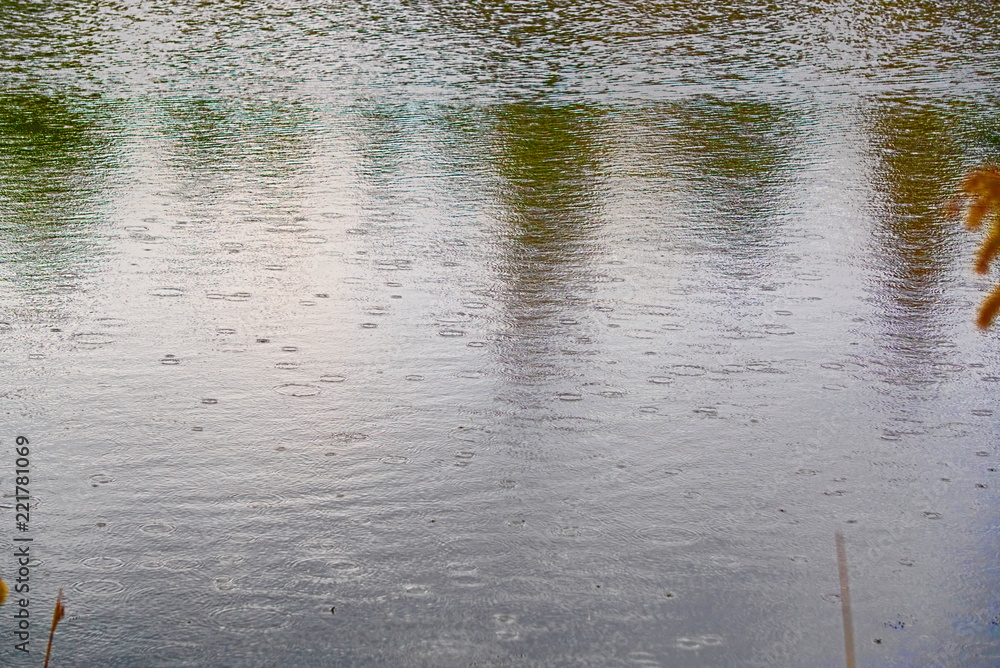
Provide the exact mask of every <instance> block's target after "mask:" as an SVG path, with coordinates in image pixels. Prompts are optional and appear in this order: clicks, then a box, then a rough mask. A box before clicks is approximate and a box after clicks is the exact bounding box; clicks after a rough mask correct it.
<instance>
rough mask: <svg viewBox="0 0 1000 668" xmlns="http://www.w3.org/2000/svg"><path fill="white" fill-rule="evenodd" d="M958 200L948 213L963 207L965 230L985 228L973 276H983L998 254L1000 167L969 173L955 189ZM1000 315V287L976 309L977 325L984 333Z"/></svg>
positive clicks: (999, 246)
mask: <svg viewBox="0 0 1000 668" xmlns="http://www.w3.org/2000/svg"><path fill="white" fill-rule="evenodd" d="M958 190H959V196H958V199H956V200H952V201H951V202H950V203H949V204H950V207H949V208H950V209H951V210H952V212H953V213H961V209H962V204H963V203H964V205H965V227H966V228H967V229H969V230H972V231H977V230H979V229H981V228H982V227H983V226H984V224H986V223H988V224H986V234H985V235H984V237H983V242H982V244H980V246H979V252H978V253H977V254H976V265H975V269H976V273H978V274H985V273H987V272H988V271H989V270H990V263H991V262H992V261H993V260H994V259H995V258H996V256H997V254H998V253H1000V167H997V166H995V165H985V166H983V167H977V168H976V169H973V170H972V171H971V172H969V173H968V174H967V175H966V177H965V178H964V179H962V183H961V184H959V186H958ZM997 312H1000V285H998V286H996V287H995V288H993V290H992V292H990V294H989V295H988V296H987V297H986V299H985V300H983V303H982V304H981V305H980V306H979V317H978V318H977V319H976V324H977V325H979V327H980V328H981V329H986V328H987V327H989V326H990V324H991V323H992V322H993V319H994V318H995V317H996V315H997Z"/></svg>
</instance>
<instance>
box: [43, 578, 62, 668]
mask: <svg viewBox="0 0 1000 668" xmlns="http://www.w3.org/2000/svg"><path fill="white" fill-rule="evenodd" d="M65 615H66V608H64V607H63V604H62V589H60V590H59V596H57V597H56V608H55V610H53V611H52V627H51V628H50V629H49V646H48V647H47V648H46V649H45V666H44V667H43V668H49V657H50V656H51V655H52V639H53V638H54V637H55V635H56V626H57V625H58V624H59V620H60V619H62V618H63V617H64V616H65Z"/></svg>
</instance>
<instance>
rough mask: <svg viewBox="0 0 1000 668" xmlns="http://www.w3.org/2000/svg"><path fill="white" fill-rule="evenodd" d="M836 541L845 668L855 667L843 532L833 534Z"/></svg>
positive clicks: (852, 623)
mask: <svg viewBox="0 0 1000 668" xmlns="http://www.w3.org/2000/svg"><path fill="white" fill-rule="evenodd" d="M834 538H835V539H836V543H837V570H838V571H839V573H840V613H841V615H842V616H843V618H844V653H845V655H846V657H847V668H855V665H856V664H855V661H854V622H853V621H852V620H851V589H850V586H849V585H848V582H847V548H845V547H844V534H843V533H841V532H839V531H838V532H837V533H836V534H834Z"/></svg>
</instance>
